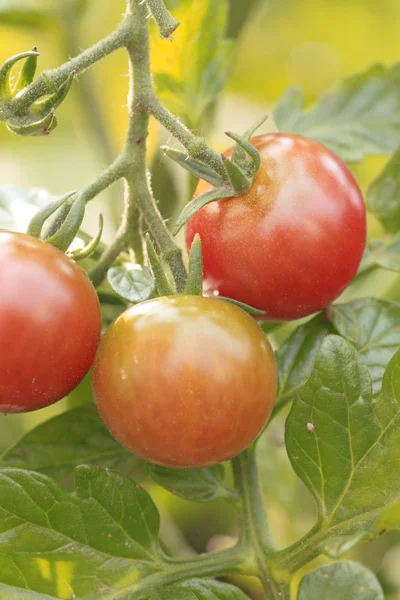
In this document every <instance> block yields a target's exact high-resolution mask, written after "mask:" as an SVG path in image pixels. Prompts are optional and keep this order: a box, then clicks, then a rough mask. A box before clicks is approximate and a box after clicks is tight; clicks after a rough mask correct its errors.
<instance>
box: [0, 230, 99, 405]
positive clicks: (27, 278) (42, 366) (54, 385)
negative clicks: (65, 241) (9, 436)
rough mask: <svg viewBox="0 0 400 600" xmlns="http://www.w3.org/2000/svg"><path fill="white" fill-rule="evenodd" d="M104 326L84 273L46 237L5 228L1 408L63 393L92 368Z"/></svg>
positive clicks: (0, 290) (0, 266)
mask: <svg viewBox="0 0 400 600" xmlns="http://www.w3.org/2000/svg"><path fill="white" fill-rule="evenodd" d="M100 331H101V314H100V305H99V301H98V297H97V294H96V291H95V289H94V287H93V286H92V284H91V282H90V279H89V277H88V276H87V275H86V273H85V272H84V271H83V270H82V269H81V268H80V267H79V266H78V265H77V264H76V263H75V262H74V261H72V260H71V259H69V258H68V257H67V256H66V255H65V254H64V253H63V252H61V251H60V250H58V249H57V248H55V247H54V246H51V245H50V244H46V243H45V242H43V241H42V240H38V239H36V238H32V237H30V236H27V235H24V234H21V233H14V232H8V231H0V412H3V413H14V412H25V411H32V410H36V409H38V408H42V407H44V406H48V405H49V404H53V403H54V402H56V401H57V400H60V399H61V398H63V397H64V396H66V395H67V394H68V393H69V392H70V391H71V390H73V389H74V388H75V387H76V386H77V385H78V383H79V382H80V381H81V380H82V379H83V377H84V375H85V374H86V373H87V371H88V370H89V368H90V366H91V364H92V362H93V359H94V355H95V352H96V349H97V346H98V343H99V340H100Z"/></svg>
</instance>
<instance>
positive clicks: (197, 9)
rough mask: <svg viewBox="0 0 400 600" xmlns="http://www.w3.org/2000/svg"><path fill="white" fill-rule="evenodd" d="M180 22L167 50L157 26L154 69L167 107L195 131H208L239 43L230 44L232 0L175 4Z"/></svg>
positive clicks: (160, 94)
mask: <svg viewBox="0 0 400 600" xmlns="http://www.w3.org/2000/svg"><path fill="white" fill-rule="evenodd" d="M168 7H169V8H171V9H172V11H173V13H172V14H173V16H174V17H175V18H176V19H177V20H178V21H180V23H181V24H180V26H179V28H178V29H177V30H176V31H175V33H174V43H173V44H170V45H165V42H163V40H162V39H161V38H160V37H159V34H158V31H157V28H156V27H153V32H152V34H153V35H152V44H151V45H152V67H153V68H152V70H153V75H154V82H155V86H156V89H157V93H158V95H159V96H160V98H161V99H162V101H163V103H164V104H166V105H167V106H168V108H169V109H170V110H172V111H173V112H174V113H175V114H176V115H177V116H179V117H181V118H183V119H184V121H185V122H186V124H187V125H188V126H190V127H191V128H192V129H198V128H201V127H202V126H204V124H205V122H206V121H208V119H209V116H210V112H212V110H211V108H212V106H213V104H214V103H215V100H216V97H217V95H218V93H219V92H220V90H221V88H222V87H223V85H224V83H225V80H226V78H227V75H228V68H229V66H230V63H231V59H232V51H233V44H232V43H231V41H229V40H227V39H224V35H225V30H226V26H227V20H228V8H229V3H228V1H227V0H196V1H195V2H193V1H192V0H182V1H181V2H179V3H178V4H177V5H174V3H171V2H169V3H168Z"/></svg>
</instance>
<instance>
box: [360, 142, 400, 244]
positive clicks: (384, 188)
mask: <svg viewBox="0 0 400 600" xmlns="http://www.w3.org/2000/svg"><path fill="white" fill-rule="evenodd" d="M367 206H368V208H369V210H370V211H371V212H373V213H374V214H375V215H376V216H377V217H378V219H379V220H380V221H381V223H382V224H383V226H384V228H385V229H386V231H387V232H388V233H398V232H399V230H400V148H398V150H397V152H395V153H394V155H393V156H392V158H391V159H390V161H389V162H388V163H387V165H386V166H385V168H384V169H383V171H382V173H381V174H380V175H379V177H378V178H377V179H375V181H374V182H373V183H372V185H371V186H370V188H369V190H368V192H367Z"/></svg>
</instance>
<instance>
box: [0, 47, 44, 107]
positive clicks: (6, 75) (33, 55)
mask: <svg viewBox="0 0 400 600" xmlns="http://www.w3.org/2000/svg"><path fill="white" fill-rule="evenodd" d="M38 56H39V53H38V52H37V49H36V48H34V49H33V50H30V51H28V52H20V54H15V56H11V57H10V58H8V59H7V60H6V61H5V63H4V64H3V65H2V66H1V67H0V102H2V101H4V100H8V99H10V98H12V96H13V95H15V94H16V93H17V92H18V91H20V90H21V89H22V88H21V87H20V86H21V77H22V78H24V79H26V80H27V84H29V83H31V82H32V81H33V77H34V75H35V71H36V64H37V57H38ZM24 58H26V59H27V60H26V62H25V65H24V67H23V69H22V71H21V75H20V77H19V78H18V79H17V83H16V84H15V86H13V85H12V80H11V69H12V68H13V66H14V65H15V64H16V63H17V62H18V61H20V60H23V59H24ZM31 74H32V77H31V79H30V80H29V78H30V75H31Z"/></svg>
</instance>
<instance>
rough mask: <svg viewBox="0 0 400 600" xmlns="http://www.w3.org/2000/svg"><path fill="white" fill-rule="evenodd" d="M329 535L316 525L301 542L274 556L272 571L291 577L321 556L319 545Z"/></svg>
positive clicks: (319, 525) (318, 524)
mask: <svg viewBox="0 0 400 600" xmlns="http://www.w3.org/2000/svg"><path fill="white" fill-rule="evenodd" d="M329 535H330V534H329V532H328V530H326V529H324V530H321V524H320V523H317V524H316V525H315V526H314V527H313V528H312V529H311V530H310V531H309V532H308V533H307V534H306V535H305V536H304V537H303V538H301V540H299V541H297V542H295V543H294V544H292V545H291V546H289V547H288V548H285V549H284V550H281V551H280V552H277V553H276V554H275V556H274V571H276V572H278V573H279V572H280V573H282V574H283V573H287V575H288V576H290V575H292V574H293V573H295V572H296V571H298V570H299V569H301V568H302V567H303V566H304V565H307V564H308V563H309V562H311V561H312V560H314V558H316V557H317V556H319V555H320V554H321V545H322V544H323V543H324V541H325V540H326V539H327V538H328V537H329Z"/></svg>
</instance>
